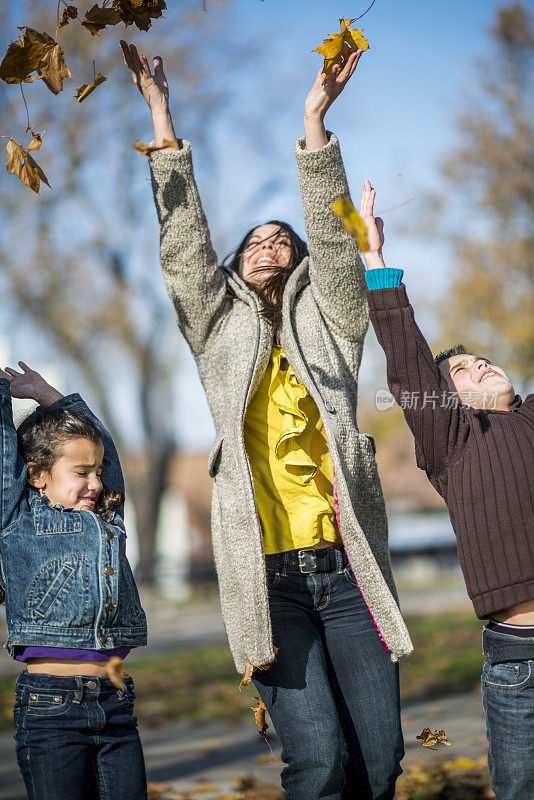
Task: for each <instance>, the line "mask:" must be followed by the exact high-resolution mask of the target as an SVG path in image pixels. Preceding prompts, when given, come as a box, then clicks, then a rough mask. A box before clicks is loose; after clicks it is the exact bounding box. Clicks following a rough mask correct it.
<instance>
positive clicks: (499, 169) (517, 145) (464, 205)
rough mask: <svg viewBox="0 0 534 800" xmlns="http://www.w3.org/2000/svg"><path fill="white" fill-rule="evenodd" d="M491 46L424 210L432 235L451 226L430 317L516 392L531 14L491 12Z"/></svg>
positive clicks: (529, 202) (527, 364) (532, 228)
mask: <svg viewBox="0 0 534 800" xmlns="http://www.w3.org/2000/svg"><path fill="white" fill-rule="evenodd" d="M492 40H493V56H492V57H491V58H490V59H489V60H487V61H485V62H484V63H483V64H481V66H480V86H474V87H473V89H472V91H471V92H470V96H469V98H468V101H467V102H466V103H465V110H464V111H463V113H462V114H461V116H460V118H459V129H458V133H459V145H458V147H457V148H456V149H455V150H453V151H452V152H451V153H450V155H449V156H448V158H447V159H446V161H445V163H444V166H443V178H444V181H445V184H444V185H445V190H444V192H443V193H442V194H441V193H440V194H441V200H440V202H438V203H437V204H436V205H435V209H434V210H435V211H437V212H438V219H437V224H438V227H440V226H441V225H442V223H443V222H450V223H452V224H451V226H450V227H449V228H448V229H447V236H448V238H449V240H450V242H451V243H452V247H453V253H454V260H455V269H454V274H453V280H452V283H451V284H450V286H449V288H448V289H447V291H446V293H445V296H444V297H442V298H441V299H440V301H439V307H440V311H439V316H440V321H441V323H442V334H443V341H444V343H445V344H446V342H447V341H448V342H450V343H451V344H453V343H454V342H456V341H463V342H464V343H465V344H466V346H467V347H469V348H470V349H473V350H475V351H476V352H483V353H484V354H487V355H488V356H489V357H491V358H492V359H493V360H495V362H496V363H499V364H502V365H506V367H507V368H508V369H509V370H511V371H512V372H513V373H514V375H515V376H518V377H519V379H520V380H521V382H523V383H524V384H525V385H526V384H528V383H529V382H531V381H532V380H533V379H534V104H533V102H532V98H533V96H534V95H533V89H534V85H533V84H534V70H533V67H534V16H533V13H532V10H531V9H530V8H528V7H527V5H525V4H524V3H521V2H514V3H511V4H507V5H506V6H503V7H501V8H500V9H499V10H498V12H497V17H496V21H495V24H494V27H493V30H492ZM435 221H436V220H435Z"/></svg>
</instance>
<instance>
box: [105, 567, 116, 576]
mask: <svg viewBox="0 0 534 800" xmlns="http://www.w3.org/2000/svg"><path fill="white" fill-rule="evenodd" d="M104 572H105V573H106V575H113V573H114V572H115V570H114V569H113V567H105V568H104Z"/></svg>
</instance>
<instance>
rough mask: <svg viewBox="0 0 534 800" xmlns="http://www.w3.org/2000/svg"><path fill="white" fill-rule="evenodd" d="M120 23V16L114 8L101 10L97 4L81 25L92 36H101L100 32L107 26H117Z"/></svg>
mask: <svg viewBox="0 0 534 800" xmlns="http://www.w3.org/2000/svg"><path fill="white" fill-rule="evenodd" d="M120 21H121V18H120V16H119V15H118V14H117V12H116V11H115V10H114V9H113V8H100V6H98V5H97V4H95V5H94V6H93V7H92V8H90V9H89V11H88V12H87V13H86V15H85V16H84V18H83V19H82V22H81V24H82V26H83V27H84V28H85V29H86V30H88V31H89V33H90V34H91V35H92V36H100V31H101V30H103V28H105V27H106V25H117V23H119V22H120Z"/></svg>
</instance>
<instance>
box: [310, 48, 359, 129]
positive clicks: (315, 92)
mask: <svg viewBox="0 0 534 800" xmlns="http://www.w3.org/2000/svg"><path fill="white" fill-rule="evenodd" d="M363 52H364V51H363V50H356V52H355V53H351V54H350V56H349V57H348V59H347V63H346V64H345V66H344V67H343V69H341V70H340V68H339V67H338V66H334V67H333V68H332V71H331V72H330V77H329V78H328V80H325V73H324V72H323V68H322V67H321V69H320V70H319V72H318V73H317V77H316V79H315V83H314V84H313V86H312V88H311V89H310V91H309V92H308V96H307V97H306V101H305V103H304V117H305V118H306V117H308V118H313V117H318V118H319V119H320V120H323V119H324V115H325V114H326V112H327V111H328V109H329V108H330V106H331V105H332V103H333V102H334V100H335V99H336V97H339V95H340V94H341V92H342V91H343V89H344V88H345V86H346V85H347V83H348V82H349V80H350V78H351V77H352V75H353V74H354V70H355V69H356V66H357V64H358V61H359V60H360V57H361V55H362V53H363Z"/></svg>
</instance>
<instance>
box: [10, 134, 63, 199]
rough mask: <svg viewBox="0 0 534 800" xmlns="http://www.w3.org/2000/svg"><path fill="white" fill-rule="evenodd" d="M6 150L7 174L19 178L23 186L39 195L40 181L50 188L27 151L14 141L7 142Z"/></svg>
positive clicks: (39, 168)
mask: <svg viewBox="0 0 534 800" xmlns="http://www.w3.org/2000/svg"><path fill="white" fill-rule="evenodd" d="M6 150H7V171H8V172H9V173H11V174H12V175H16V176H17V178H20V180H21V181H22V183H23V184H24V185H25V186H28V187H29V188H30V189H33V191H34V192H36V193H37V194H39V189H40V186H41V181H44V183H46V185H47V186H50V184H49V183H48V178H47V177H46V175H45V174H44V172H43V170H42V169H41V167H40V166H39V164H37V163H36V162H35V161H34V160H33V158H32V157H31V156H30V154H29V153H28V150H25V149H24V147H23V146H22V145H21V144H19V143H18V142H16V141H15V139H10V140H9V142H8V143H7V147H6ZM50 188H52V187H50Z"/></svg>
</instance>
